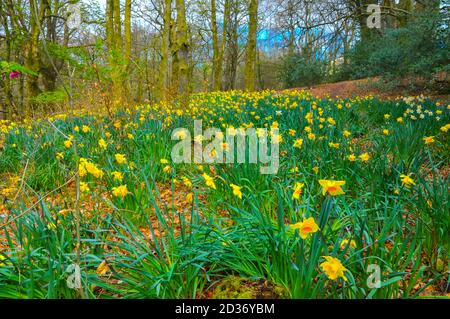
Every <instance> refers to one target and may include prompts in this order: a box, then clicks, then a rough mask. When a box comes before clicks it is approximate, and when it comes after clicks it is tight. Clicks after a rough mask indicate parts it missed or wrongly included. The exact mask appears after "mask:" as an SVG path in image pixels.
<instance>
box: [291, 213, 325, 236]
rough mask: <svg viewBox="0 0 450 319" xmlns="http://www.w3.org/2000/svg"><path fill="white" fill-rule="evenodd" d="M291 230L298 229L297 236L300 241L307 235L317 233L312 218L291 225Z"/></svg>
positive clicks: (316, 227) (317, 228)
mask: <svg viewBox="0 0 450 319" xmlns="http://www.w3.org/2000/svg"><path fill="white" fill-rule="evenodd" d="M291 228H292V229H298V231H299V235H300V237H301V238H302V239H306V237H308V235H310V234H313V233H316V232H318V231H319V225H317V224H316V221H315V220H314V218H313V217H309V218H307V219H305V220H303V221H301V222H298V223H296V224H293V225H291Z"/></svg>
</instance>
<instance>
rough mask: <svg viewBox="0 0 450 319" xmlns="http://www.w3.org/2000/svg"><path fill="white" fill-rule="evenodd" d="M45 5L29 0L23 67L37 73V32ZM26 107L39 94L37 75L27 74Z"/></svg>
mask: <svg viewBox="0 0 450 319" xmlns="http://www.w3.org/2000/svg"><path fill="white" fill-rule="evenodd" d="M44 12H45V6H44V3H43V4H42V5H41V7H40V8H38V7H37V3H36V0H30V37H29V41H28V42H27V44H26V47H27V50H26V51H27V57H26V60H25V67H26V68H28V69H30V70H31V71H33V72H36V73H39V68H40V61H39V34H40V25H41V23H42V21H43V19H44ZM26 88H27V101H26V103H27V108H28V110H31V109H32V108H33V104H34V102H33V100H34V97H36V96H37V95H38V94H39V91H40V90H39V85H38V76H34V75H30V74H29V75H27V82H26Z"/></svg>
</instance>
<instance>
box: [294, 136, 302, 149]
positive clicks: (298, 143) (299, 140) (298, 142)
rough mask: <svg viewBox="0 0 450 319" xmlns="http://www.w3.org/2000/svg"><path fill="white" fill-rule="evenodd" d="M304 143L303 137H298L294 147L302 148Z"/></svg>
mask: <svg viewBox="0 0 450 319" xmlns="http://www.w3.org/2000/svg"><path fill="white" fill-rule="evenodd" d="M302 145H303V139H302V138H298V139H296V140H295V141H294V147H295V148H301V147H302Z"/></svg>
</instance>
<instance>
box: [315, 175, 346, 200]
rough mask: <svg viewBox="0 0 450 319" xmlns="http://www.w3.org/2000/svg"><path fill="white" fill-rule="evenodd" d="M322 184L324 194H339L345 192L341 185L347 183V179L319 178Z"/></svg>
mask: <svg viewBox="0 0 450 319" xmlns="http://www.w3.org/2000/svg"><path fill="white" fill-rule="evenodd" d="M319 184H320V186H322V194H323V195H325V194H327V193H328V194H329V195H331V196H337V195H342V194H344V191H343V190H342V188H341V186H343V185H345V181H333V180H324V179H321V180H319Z"/></svg>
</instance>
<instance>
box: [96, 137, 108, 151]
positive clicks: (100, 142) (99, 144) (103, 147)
mask: <svg viewBox="0 0 450 319" xmlns="http://www.w3.org/2000/svg"><path fill="white" fill-rule="evenodd" d="M107 146H108V144H107V143H106V141H105V140H104V139H102V138H101V139H99V140H98V147H100V148H101V149H103V150H105V149H106V147H107Z"/></svg>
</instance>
